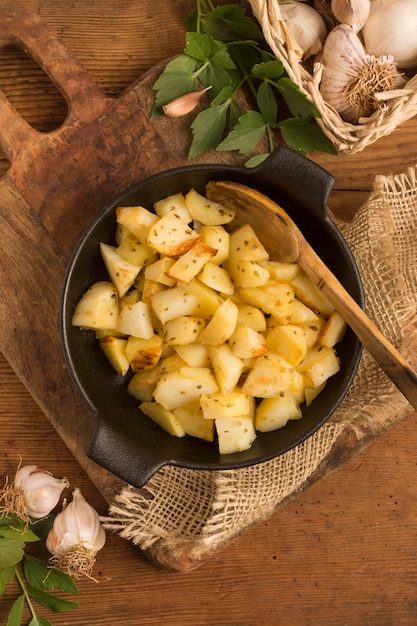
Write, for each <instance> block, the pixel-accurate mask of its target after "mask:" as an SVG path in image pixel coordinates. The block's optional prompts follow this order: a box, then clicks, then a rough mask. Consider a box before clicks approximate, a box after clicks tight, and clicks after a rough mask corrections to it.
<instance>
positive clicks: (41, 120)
mask: <svg viewBox="0 0 417 626" xmlns="http://www.w3.org/2000/svg"><path fill="white" fill-rule="evenodd" d="M0 55H1V57H2V63H1V66H0V89H1V91H2V92H3V93H4V95H5V96H6V97H7V99H8V100H9V102H10V103H11V104H12V105H13V106H14V108H15V109H16V111H17V112H18V113H19V114H20V115H21V116H22V118H23V119H24V120H25V121H26V122H27V124H29V125H30V126H32V128H34V129H35V130H38V131H41V132H50V131H52V130H56V129H57V128H59V127H60V126H61V125H62V124H63V123H64V121H65V119H66V117H67V115H68V107H67V103H66V101H65V98H64V96H63V95H62V93H61V92H60V91H59V89H58V88H57V87H56V85H55V84H54V83H53V82H52V80H51V79H50V78H49V76H48V75H47V74H46V73H45V72H44V70H43V69H42V68H41V67H40V66H39V65H38V63H36V61H34V59H32V58H31V57H30V56H28V55H27V54H26V53H25V51H24V50H23V49H22V48H21V47H20V46H18V45H14V44H11V43H6V44H4V45H2V46H1V47H0ZM22 94H23V96H22ZM0 123H1V117H0ZM0 132H1V128H0Z"/></svg>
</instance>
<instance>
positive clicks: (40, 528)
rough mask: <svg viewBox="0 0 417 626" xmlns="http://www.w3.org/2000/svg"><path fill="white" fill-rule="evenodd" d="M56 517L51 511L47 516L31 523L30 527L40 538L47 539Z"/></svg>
mask: <svg viewBox="0 0 417 626" xmlns="http://www.w3.org/2000/svg"><path fill="white" fill-rule="evenodd" d="M55 517H56V515H53V514H52V513H51V514H49V515H48V516H47V517H42V518H41V519H37V520H35V521H33V522H32V523H31V524H30V526H29V528H30V529H31V530H32V531H33V532H34V533H35V535H36V536H37V537H38V538H39V539H43V540H46V538H47V536H48V533H49V531H50V530H51V528H52V526H53V523H54V519H55Z"/></svg>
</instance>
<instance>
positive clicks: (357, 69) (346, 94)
mask: <svg viewBox="0 0 417 626" xmlns="http://www.w3.org/2000/svg"><path fill="white" fill-rule="evenodd" d="M322 64H323V71H322V79H321V83H320V93H321V95H322V97H323V99H324V100H325V101H326V102H327V103H328V104H329V105H331V106H332V107H333V108H334V109H335V110H336V111H337V112H338V113H339V115H340V116H341V117H342V118H343V119H344V120H345V121H347V122H351V123H355V124H356V123H358V121H359V119H360V118H361V117H366V116H369V115H371V114H372V113H373V112H374V111H375V110H376V109H377V108H378V107H379V106H380V102H381V100H382V99H381V97H380V96H381V93H382V94H383V92H384V91H391V90H392V89H396V88H399V87H401V86H403V85H404V83H405V81H404V78H403V77H402V75H401V74H400V73H399V72H398V70H397V67H396V64H395V63H394V62H393V59H392V57H374V56H372V55H369V54H367V53H366V52H365V49H364V47H363V45H362V42H361V41H360V39H359V37H358V36H357V35H356V34H355V32H354V31H353V29H352V27H350V26H348V25H346V24H339V25H338V26H336V27H335V28H334V29H333V30H332V31H331V32H330V33H329V35H328V36H327V39H326V41H325V44H324V47H323V55H322ZM376 93H378V94H379V97H378V99H377V98H375V94H376Z"/></svg>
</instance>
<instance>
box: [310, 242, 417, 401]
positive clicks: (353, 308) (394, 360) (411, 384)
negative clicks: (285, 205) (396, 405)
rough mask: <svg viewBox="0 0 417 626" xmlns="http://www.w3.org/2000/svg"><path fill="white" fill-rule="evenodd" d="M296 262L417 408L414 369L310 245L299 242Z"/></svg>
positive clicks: (416, 375) (416, 378)
mask: <svg viewBox="0 0 417 626" xmlns="http://www.w3.org/2000/svg"><path fill="white" fill-rule="evenodd" d="M298 262H299V264H300V266H301V267H302V268H303V269H304V271H305V272H306V273H307V274H308V275H309V276H310V278H311V279H312V280H313V282H314V283H315V284H316V285H317V287H318V288H319V289H320V290H321V291H322V292H323V295H325V296H326V297H327V299H328V300H329V301H330V302H331V303H332V304H333V305H334V306H335V308H336V310H337V311H338V312H339V313H340V314H341V315H342V317H343V318H344V319H345V321H346V322H347V324H349V326H350V327H351V329H352V330H353V332H354V333H355V334H356V336H357V337H358V339H359V341H360V342H361V343H362V345H363V347H364V348H365V349H366V350H367V351H368V352H369V354H370V355H371V356H372V357H373V359H374V360H375V361H376V362H377V363H378V365H379V366H380V367H381V369H382V370H383V371H384V372H385V374H386V375H387V376H388V377H389V378H390V379H391V380H392V382H393V383H394V384H395V385H396V387H397V388H398V389H399V390H400V391H401V393H402V394H403V395H404V396H405V398H407V400H408V401H409V402H410V404H411V405H412V406H413V407H414V409H416V410H417V373H416V371H415V370H414V369H413V368H412V367H411V365H410V364H409V363H408V362H407V361H406V360H405V359H404V357H403V356H402V355H401V354H400V353H399V352H398V350H397V349H396V348H395V347H394V346H393V345H392V344H391V343H390V342H389V341H388V339H387V338H386V337H385V336H384V335H383V334H382V333H381V331H380V330H379V329H378V328H377V327H376V326H375V324H374V323H373V322H372V321H371V320H370V319H369V317H368V316H367V315H366V313H364V311H363V310H362V309H361V307H360V306H359V305H358V304H357V303H356V302H355V300H354V299H353V298H352V297H351V296H350V294H349V293H348V292H347V291H346V289H345V288H344V287H343V286H342V285H341V284H340V282H339V280H338V279H337V278H336V276H335V275H334V274H333V273H332V272H331V271H330V270H329V268H328V267H327V266H326V265H325V264H324V263H323V261H322V260H321V259H320V257H319V256H318V255H317V254H316V253H315V251H314V250H313V249H312V248H311V247H310V246H309V245H306V246H300V249H299V259H298Z"/></svg>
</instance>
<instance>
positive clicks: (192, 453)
mask: <svg viewBox="0 0 417 626" xmlns="http://www.w3.org/2000/svg"><path fill="white" fill-rule="evenodd" d="M213 179H214V180H231V181H235V182H239V183H242V184H245V185H247V186H249V187H253V188H255V189H258V190H260V191H262V192H263V193H264V194H266V195H267V196H269V197H270V198H271V199H273V200H274V201H276V202H277V203H279V204H281V206H282V207H283V208H284V209H285V210H286V211H287V212H288V213H289V215H290V216H291V217H292V219H293V220H294V221H295V222H296V224H297V225H298V226H299V228H300V229H301V231H302V232H303V234H304V236H305V237H306V239H307V240H308V241H309V243H310V244H311V245H312V246H313V247H314V248H315V249H316V251H317V252H318V254H319V255H320V256H321V257H322V259H323V260H324V262H325V263H327V265H328V266H329V267H330V269H331V270H332V271H333V272H334V273H335V275H336V276H337V277H338V278H339V280H340V281H341V282H342V284H343V285H344V287H345V288H346V289H347V290H348V291H349V293H350V294H351V295H352V296H353V298H354V299H355V300H356V301H357V302H358V303H359V304H360V306H363V291H362V286H361V281H360V277H359V274H358V270H357V268H356V265H355V262H354V259H353V257H352V254H351V252H350V250H349V248H348V246H347V244H346V242H345V241H344V239H343V238H342V236H341V234H340V233H339V231H338V230H337V228H336V227H335V226H334V224H333V223H332V222H331V220H330V219H329V217H328V215H327V214H326V205H327V200H328V196H329V193H330V190H331V188H332V186H333V182H334V179H333V177H332V176H331V175H330V174H329V173H328V172H326V171H325V170H323V169H322V168H321V167H319V166H317V165H316V164H314V163H313V162H312V161H310V160H309V159H307V158H305V157H302V156H301V155H299V154H297V153H296V152H294V151H292V150H290V149H288V148H285V147H280V148H277V149H276V150H275V152H274V153H273V154H272V155H271V156H270V157H269V158H268V159H267V160H266V161H264V163H263V164H262V165H260V166H259V167H257V168H254V169H247V168H244V167H235V166H228V165H224V166H221V165H220V166H219V165H215V166H214V165H197V166H187V167H182V168H177V169H174V170H168V171H165V172H161V173H160V174H157V175H155V176H152V177H150V178H147V179H146V180H143V181H142V182H141V183H139V184H138V185H137V186H135V187H134V188H132V189H130V190H128V191H127V192H124V193H123V194H122V195H121V196H120V197H119V198H118V199H117V200H116V202H114V203H113V204H112V205H111V206H108V207H106V208H105V209H104V210H103V211H102V212H101V213H100V214H99V215H98V217H97V218H96V219H95V220H94V221H93V223H92V224H91V225H90V226H89V228H87V230H86V231H85V233H84V234H83V236H82V237H81V239H80V241H79V243H78V245H77V247H76V249H75V250H74V253H73V255H72V257H71V260H70V262H69V265H68V269H67V274H66V278H65V282H64V286H63V291H62V302H61V321H60V327H61V336H62V344H63V350H64V354H65V358H66V362H67V365H68V369H69V372H70V374H71V376H72V379H73V381H74V383H75V386H76V388H77V390H78V392H79V393H80V395H81V396H82V398H83V399H84V400H85V402H86V403H87V404H88V405H89V406H90V408H91V410H92V411H93V412H94V414H95V416H96V430H95V433H94V436H93V437H92V439H91V441H90V443H89V446H88V449H87V455H88V456H89V457H90V458H91V459H93V460H94V461H96V462H97V463H98V464H100V465H101V466H103V467H104V468H106V469H107V470H109V471H111V472H112V473H113V474H115V475H117V476H119V477H120V478H122V479H123V480H125V481H127V482H128V483H130V484H132V485H134V486H136V487H142V486H143V485H144V484H145V483H146V482H147V481H148V480H149V478H150V477H151V476H152V475H153V474H154V473H155V472H156V471H157V470H158V469H159V468H161V467H162V466H164V465H175V466H180V467H184V468H190V469H198V470H219V469H221V470H227V469H234V468H240V467H245V466H250V465H253V464H256V463H261V462H264V461H267V460H269V459H271V458H273V457H276V456H278V455H280V454H282V453H284V452H286V451H288V450H290V449H291V448H293V447H294V446H296V445H298V444H300V443H301V442H303V441H304V440H305V439H307V438H308V437H310V436H311V435H312V434H313V433H314V432H315V431H317V429H318V428H320V427H321V426H322V425H323V424H324V423H325V422H326V421H327V420H328V418H329V417H330V416H331V415H332V413H333V412H334V410H335V409H336V407H337V406H338V405H339V404H340V402H341V400H342V398H343V397H344V395H345V394H346V392H347V390H348V389H349V387H350V385H351V382H352V379H353V377H354V374H355V372H356V369H357V366H358V363H359V359H360V354H361V346H360V343H359V341H358V339H357V338H356V336H355V335H354V334H353V333H352V331H351V330H350V329H348V331H347V333H346V335H345V337H344V339H343V341H342V342H341V343H340V344H339V345H338V350H337V352H338V355H339V356H340V362H341V370H340V372H339V373H338V374H337V375H336V376H333V377H332V378H331V379H330V380H329V381H328V382H327V385H326V388H325V390H324V391H323V392H322V393H321V394H320V395H319V396H318V397H317V398H316V400H315V401H314V402H313V403H312V405H311V406H310V407H308V408H305V407H304V406H303V418H302V419H300V420H293V421H291V422H289V423H288V424H287V426H285V427H284V428H281V429H279V430H277V431H275V432H272V433H258V437H257V439H256V440H255V442H254V444H253V446H252V448H251V449H250V450H247V451H245V452H241V453H239V454H231V455H223V456H221V455H220V454H219V453H218V451H217V447H216V444H215V443H208V442H205V441H202V440H199V439H196V438H193V437H190V436H185V437H183V438H176V437H172V436H171V435H169V434H167V433H165V432H164V431H163V430H162V429H161V428H160V427H159V426H157V425H156V424H154V423H153V422H152V421H151V420H150V419H149V418H148V417H146V416H144V415H143V414H142V413H141V412H140V411H139V409H138V401H137V400H135V398H133V397H132V396H131V395H130V394H128V393H127V391H126V387H127V383H128V379H127V378H123V377H121V376H118V375H117V374H116V373H115V372H114V370H113V368H112V367H111V366H110V365H109V363H108V361H107V359H106V357H105V356H104V354H102V351H101V350H100V349H99V347H98V345H97V341H96V339H95V336H94V333H93V332H92V331H80V330H79V329H78V328H75V327H73V326H72V324H71V318H72V315H73V311H74V308H75V305H76V303H77V302H78V300H79V299H80V297H81V296H82V295H83V293H84V292H85V291H86V290H87V289H88V287H89V286H90V285H91V284H92V283H93V282H95V281H97V280H103V279H106V278H107V274H106V272H105V268H104V265H103V262H102V260H101V257H100V253H99V243H100V242H102V241H103V242H106V243H109V244H114V234H115V227H116V218H115V208H116V207H117V206H121V205H124V206H128V205H137V204H141V205H143V206H145V207H147V208H149V209H152V205H153V202H154V201H156V200H159V199H161V198H163V197H166V196H168V195H170V194H173V193H176V192H179V191H182V192H184V193H185V192H187V191H189V190H190V189H191V188H195V189H196V190H197V191H199V192H200V193H203V194H204V193H205V186H206V184H207V183H208V181H210V180H213ZM271 219H273V217H271ZM259 235H260V237H261V238H262V233H259Z"/></svg>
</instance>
